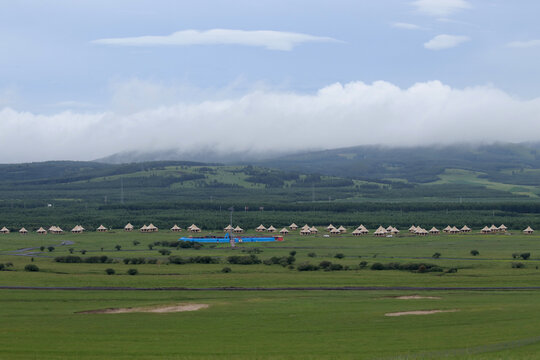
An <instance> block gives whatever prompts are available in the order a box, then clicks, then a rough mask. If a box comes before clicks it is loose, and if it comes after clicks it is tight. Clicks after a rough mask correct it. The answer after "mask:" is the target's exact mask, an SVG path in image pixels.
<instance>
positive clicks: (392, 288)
mask: <svg viewBox="0 0 540 360" xmlns="http://www.w3.org/2000/svg"><path fill="white" fill-rule="evenodd" d="M0 290H45V291H50V290H66V291H523V290H540V286H508V287H407V286H336V287H322V286H321V287H209V288H187V287H157V288H145V287H121V286H80V287H75V286H73V287H71V286H69V287H68V286H50V287H49V286H47V287H46V286H0Z"/></svg>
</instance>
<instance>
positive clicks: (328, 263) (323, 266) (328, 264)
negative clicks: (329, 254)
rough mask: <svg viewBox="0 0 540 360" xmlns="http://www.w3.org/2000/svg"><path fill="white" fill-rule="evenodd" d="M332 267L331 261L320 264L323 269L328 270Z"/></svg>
mask: <svg viewBox="0 0 540 360" xmlns="http://www.w3.org/2000/svg"><path fill="white" fill-rule="evenodd" d="M331 265H332V263H331V262H330V261H327V260H324V261H321V262H320V263H319V267H320V268H321V269H326V268H328V267H330V266H331Z"/></svg>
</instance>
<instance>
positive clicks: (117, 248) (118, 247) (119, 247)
mask: <svg viewBox="0 0 540 360" xmlns="http://www.w3.org/2000/svg"><path fill="white" fill-rule="evenodd" d="M114 248H115V249H116V251H120V249H121V248H122V247H121V246H120V245H116V246H115V247H114Z"/></svg>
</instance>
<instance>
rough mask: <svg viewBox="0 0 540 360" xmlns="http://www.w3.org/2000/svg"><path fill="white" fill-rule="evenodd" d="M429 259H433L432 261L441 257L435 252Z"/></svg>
mask: <svg viewBox="0 0 540 360" xmlns="http://www.w3.org/2000/svg"><path fill="white" fill-rule="evenodd" d="M431 257H433V258H434V259H438V258H440V257H441V253H440V252H436V253H435V254H433V255H431Z"/></svg>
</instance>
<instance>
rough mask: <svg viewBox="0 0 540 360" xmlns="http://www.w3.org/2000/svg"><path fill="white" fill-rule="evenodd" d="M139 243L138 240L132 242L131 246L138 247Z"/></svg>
mask: <svg viewBox="0 0 540 360" xmlns="http://www.w3.org/2000/svg"><path fill="white" fill-rule="evenodd" d="M140 243H141V242H140V241H139V240H133V246H137V245H139V244H140Z"/></svg>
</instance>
